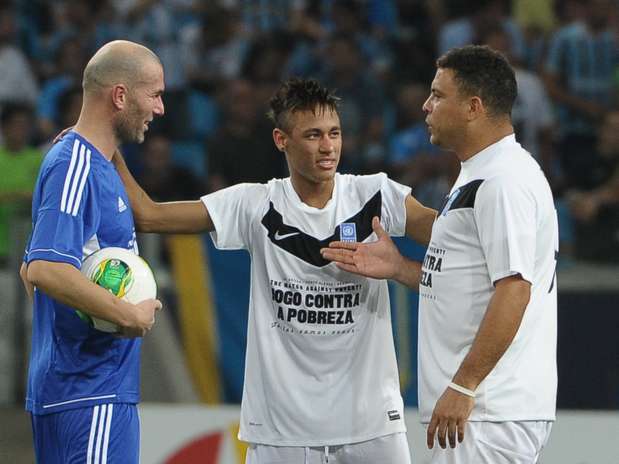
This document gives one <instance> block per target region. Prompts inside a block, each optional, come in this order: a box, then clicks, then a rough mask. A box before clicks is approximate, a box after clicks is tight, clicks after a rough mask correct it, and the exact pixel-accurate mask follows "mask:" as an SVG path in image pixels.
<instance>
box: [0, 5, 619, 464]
mask: <svg viewBox="0 0 619 464" xmlns="http://www.w3.org/2000/svg"><path fill="white" fill-rule="evenodd" d="M119 38H125V39H130V40H134V41H137V42H140V43H142V44H144V45H146V46H148V47H150V48H151V49H152V50H154V51H155V52H156V53H157V54H158V55H159V57H160V58H161V60H162V62H163V64H164V67H165V79H166V94H165V96H164V102H165V105H166V114H165V116H164V117H163V118H161V119H159V120H155V121H154V122H153V123H152V124H151V126H150V130H149V132H148V133H147V139H146V141H145V142H144V144H142V145H139V146H137V145H136V146H125V147H123V151H124V153H125V157H126V158H127V161H128V164H129V166H130V168H131V170H132V172H133V173H134V175H135V176H136V177H137V179H138V181H139V182H140V183H141V185H142V186H143V187H144V188H145V190H146V191H147V192H148V193H149V194H150V195H151V196H152V197H153V198H155V199H157V200H160V201H167V200H182V199H197V198H198V197H199V196H200V195H203V194H205V193H207V192H212V191H214V190H217V189H221V188H224V187H226V186H229V185H233V184H235V183H238V182H264V181H267V180H268V179H270V178H273V177H285V176H286V175H287V168H286V164H285V159H284V157H283V155H282V154H281V153H280V152H279V151H277V150H276V149H275V147H274V145H273V142H272V139H271V129H272V127H271V126H270V125H269V123H268V121H267V119H266V116H265V113H266V111H267V109H268V108H267V103H268V99H269V97H270V96H271V94H272V93H273V92H274V90H275V89H276V88H277V87H278V85H279V83H280V82H281V81H282V79H285V78H287V77H290V76H306V77H315V78H318V79H319V80H320V81H321V82H322V83H323V84H325V85H327V86H329V87H332V88H335V89H337V93H338V94H339V96H340V97H342V99H343V103H342V106H341V108H340V117H341V122H342V128H343V136H344V149H343V157H342V161H341V165H340V172H347V173H356V174H366V173H375V172H378V171H384V172H387V173H388V174H389V175H390V176H391V177H392V178H394V179H396V180H398V181H400V182H402V183H404V184H407V185H410V186H412V187H413V194H414V195H415V196H416V197H417V198H418V199H419V200H420V201H421V202H423V203H424V204H426V205H428V206H432V207H434V208H437V207H438V206H439V204H440V202H441V200H442V198H443V196H444V195H445V194H446V193H447V192H448V190H449V187H450V185H451V184H452V182H453V181H454V180H455V178H456V176H457V174H458V170H459V164H458V163H457V162H456V159H455V156H453V154H450V153H444V152H442V151H440V150H439V149H437V148H435V147H433V146H432V145H430V143H429V136H428V133H427V131H426V129H425V124H424V122H423V120H424V115H423V112H422V110H421V106H422V104H423V102H424V100H425V99H426V97H427V96H428V94H429V88H430V82H431V81H432V78H433V75H434V72H435V68H434V61H435V60H436V58H437V57H438V56H439V55H440V54H442V53H443V52H445V51H447V50H448V49H450V48H452V47H456V46H461V45H465V44H469V43H478V44H488V45H490V46H492V47H493V48H495V49H498V50H501V51H502V52H503V53H505V54H506V55H507V56H508V57H509V59H510V61H511V63H512V64H513V66H514V67H515V69H516V79H517V82H518V90H519V96H518V99H517V101H516V105H515V107H514V111H513V120H514V125H515V129H516V137H517V139H518V140H519V142H520V143H521V144H522V145H523V146H524V147H525V148H526V149H527V150H529V151H530V153H531V154H532V156H534V157H535V158H536V159H537V160H538V162H539V164H540V166H541V167H542V169H543V170H544V172H545V173H546V176H547V177H548V180H549V181H550V183H551V186H552V188H553V191H554V195H555V199H556V208H557V211H558V214H559V218H560V239H561V246H560V255H559V260H558V282H559V345H558V365H559V394H558V406H559V408H560V409H561V410H560V412H559V421H558V423H557V425H556V426H555V433H554V434H553V436H552V437H551V440H550V444H549V449H548V452H547V453H546V454H545V455H543V457H542V462H543V463H545V464H548V463H561V464H565V463H568V464H570V463H573V464H589V463H591V464H594V463H595V464H607V463H608V464H617V463H619V446H618V444H617V443H616V439H617V436H619V341H618V338H617V333H618V329H619V47H618V44H619V1H617V0H587V1H583V0H512V1H508V0H467V1H465V0H289V1H287V0H219V1H216V0H210V1H197V0H160V1H156V0H91V1H86V0H48V1H45V0H15V1H7V0H0V295H1V298H0V462H3V463H4V462H6V463H29V462H34V461H33V459H34V458H33V455H32V451H31V444H30V440H31V436H30V424H29V418H28V416H27V415H26V413H25V412H24V411H23V403H24V389H25V376H26V369H27V361H28V351H29V336H30V322H31V317H32V309H31V307H30V305H29V304H28V303H27V301H26V300H25V295H24V292H23V291H22V288H21V283H20V282H19V279H18V274H17V271H18V268H19V265H20V263H21V258H22V253H23V249H24V243H25V240H26V238H27V236H28V234H29V231H30V219H29V217H30V216H29V215H30V201H31V192H32V188H33V186H34V183H35V180H36V175H37V172H38V167H39V164H40V162H41V160H42V157H43V155H44V153H45V152H46V151H47V149H48V148H49V146H50V140H51V138H53V136H54V135H55V134H56V133H58V132H59V131H60V130H61V129H62V128H65V127H67V126H70V125H72V124H74V123H75V121H76V119H77V116H78V115H79V111H80V106H81V99H82V94H81V75H82V70H83V68H84V66H85V64H86V62H87V60H88V59H89V58H90V56H92V54H93V53H94V52H95V51H96V49H97V48H99V47H100V46H101V45H103V44H104V43H106V42H108V41H110V40H113V39H119ZM139 243H140V248H141V254H142V255H144V256H145V257H146V259H147V260H148V261H149V262H150V263H151V265H152V267H153V268H154V271H155V275H156V277H157V280H158V284H159V288H160V296H161V298H162V299H163V301H164V307H165V311H163V312H162V313H161V315H160V317H159V319H158V322H157V325H156V327H155V329H154V330H153V331H152V333H150V334H149V335H148V336H147V337H146V338H145V343H144V354H143V379H142V389H143V392H142V393H143V401H144V403H143V405H142V431H143V433H142V436H143V451H142V459H143V462H145V463H147V464H149V463H169V464H181V463H184V464H192V463H198V462H200V463H212V464H216V463H230V464H232V463H240V462H243V461H242V459H243V458H242V456H243V446H242V445H241V444H239V443H237V442H236V440H235V438H234V437H235V434H236V427H238V411H239V409H238V405H239V403H240V399H241V393H242V382H243V368H244V353H245V336H246V324H247V303H248V297H249V257H248V256H247V254H245V253H243V252H226V253H220V252H217V251H216V250H214V248H213V246H212V244H211V242H210V239H209V238H208V237H206V236H204V237H201V236H195V237H178V236H165V237H161V236H141V237H139ZM398 244H399V246H400V247H401V249H402V250H403V251H404V252H405V253H406V254H408V255H409V256H411V257H416V258H418V259H420V258H421V257H422V256H423V254H424V249H423V248H421V247H419V246H418V245H416V244H415V243H413V242H411V241H408V240H400V241H399V242H398ZM391 291H392V314H393V321H394V333H395V340H396V349H397V352H398V357H399V366H400V375H401V383H402V391H403V394H404V397H405V402H406V404H407V406H409V407H410V410H409V412H408V413H407V419H408V424H409V427H410V429H411V433H410V435H411V437H409V438H410V439H411V441H412V449H413V454H414V456H416V457H417V460H416V462H419V463H423V462H425V461H424V459H425V457H424V456H425V455H424V453H423V450H422V449H421V448H423V443H424V440H423V436H422V432H421V429H420V428H419V426H418V425H417V418H416V412H415V407H416V402H417V378H416V363H417V361H416V345H417V327H416V324H417V295H416V294H415V293H414V292H412V291H409V290H407V289H404V288H401V287H398V286H396V285H393V286H392V287H391ZM562 418H564V419H562ZM418 436H419V437H421V438H418ZM572 437H576V439H574V438H572ZM595 440H597V441H595Z"/></svg>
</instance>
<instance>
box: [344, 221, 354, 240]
mask: <svg viewBox="0 0 619 464" xmlns="http://www.w3.org/2000/svg"><path fill="white" fill-rule="evenodd" d="M340 240H341V241H342V242H356V241H357V224H355V223H354V222H344V223H342V225H341V226H340Z"/></svg>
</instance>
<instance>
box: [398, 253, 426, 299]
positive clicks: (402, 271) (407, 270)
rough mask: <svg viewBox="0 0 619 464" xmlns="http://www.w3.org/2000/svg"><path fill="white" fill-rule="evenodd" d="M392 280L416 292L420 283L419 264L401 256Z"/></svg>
mask: <svg viewBox="0 0 619 464" xmlns="http://www.w3.org/2000/svg"><path fill="white" fill-rule="evenodd" d="M393 280H395V281H396V282H399V283H401V284H402V285H405V286H407V287H409V288H412V289H413V290H417V291H418V290H419V282H420V281H421V263H420V262H419V261H413V260H411V259H408V258H406V257H404V256H402V259H401V260H400V261H399V263H398V265H397V269H396V273H395V275H394V276H393Z"/></svg>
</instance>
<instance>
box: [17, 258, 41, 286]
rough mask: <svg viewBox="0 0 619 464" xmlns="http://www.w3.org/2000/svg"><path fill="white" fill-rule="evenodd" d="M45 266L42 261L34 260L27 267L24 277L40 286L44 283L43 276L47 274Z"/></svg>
mask: <svg viewBox="0 0 619 464" xmlns="http://www.w3.org/2000/svg"><path fill="white" fill-rule="evenodd" d="M44 267H45V265H44V264H43V263H42V262H41V261H32V262H31V263H30V264H29V265H28V266H27V267H26V269H25V272H24V274H23V276H22V279H24V280H25V281H27V282H30V283H31V284H32V285H34V286H35V287H40V286H41V285H42V284H43V276H44V275H45V272H44V270H43V268H44Z"/></svg>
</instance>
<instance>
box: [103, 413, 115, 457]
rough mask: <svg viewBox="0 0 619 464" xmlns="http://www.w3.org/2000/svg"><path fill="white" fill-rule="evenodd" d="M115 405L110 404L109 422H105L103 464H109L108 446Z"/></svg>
mask: <svg viewBox="0 0 619 464" xmlns="http://www.w3.org/2000/svg"><path fill="white" fill-rule="evenodd" d="M113 410H114V404H109V405H108V407H107V420H106V421H105V436H104V437H103V454H102V456H101V464H107V445H108V443H109V442H110V428H111V426H112V411H113Z"/></svg>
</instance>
